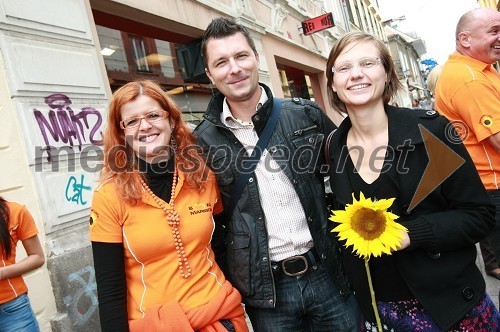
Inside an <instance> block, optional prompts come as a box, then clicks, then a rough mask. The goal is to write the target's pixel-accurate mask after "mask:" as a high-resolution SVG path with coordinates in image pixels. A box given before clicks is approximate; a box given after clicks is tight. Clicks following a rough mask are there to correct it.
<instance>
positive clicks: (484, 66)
mask: <svg viewBox="0 0 500 332" xmlns="http://www.w3.org/2000/svg"><path fill="white" fill-rule="evenodd" d="M448 60H450V61H452V62H461V63H463V62H464V63H466V64H467V65H469V66H471V67H473V68H475V69H476V70H479V71H485V70H488V69H490V68H492V65H491V64H489V63H486V62H482V61H479V60H477V59H474V58H472V57H470V56H467V55H463V54H460V53H453V54H450V57H449V58H448Z"/></svg>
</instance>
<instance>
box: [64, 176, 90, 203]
mask: <svg viewBox="0 0 500 332" xmlns="http://www.w3.org/2000/svg"><path fill="white" fill-rule="evenodd" d="M84 181H85V175H83V174H82V175H80V180H77V179H76V177H74V176H71V177H70V178H69V180H68V183H67V184H66V192H65V196H66V200H67V201H68V202H74V203H76V204H77V205H87V201H84V200H83V191H84V190H88V191H90V190H91V189H92V188H91V187H90V186H86V185H85V184H84Z"/></svg>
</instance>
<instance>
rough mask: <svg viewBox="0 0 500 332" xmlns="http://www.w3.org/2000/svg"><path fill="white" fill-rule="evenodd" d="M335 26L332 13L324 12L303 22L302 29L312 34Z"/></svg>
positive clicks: (305, 33)
mask: <svg viewBox="0 0 500 332" xmlns="http://www.w3.org/2000/svg"><path fill="white" fill-rule="evenodd" d="M333 26H335V24H334V23H333V15H332V13H328V14H324V15H321V16H318V17H315V18H311V19H310V20H307V21H304V22H302V31H303V32H304V35H310V34H311V33H315V32H318V31H321V30H324V29H328V28H331V27H333Z"/></svg>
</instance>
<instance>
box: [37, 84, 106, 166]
mask: <svg viewBox="0 0 500 332" xmlns="http://www.w3.org/2000/svg"><path fill="white" fill-rule="evenodd" d="M45 104H47V105H48V106H49V107H50V110H49V111H48V112H42V111H40V110H38V109H34V110H33V114H34V116H35V119H36V122H37V124H38V128H39V129H40V133H41V134H42V137H43V140H44V143H45V146H46V149H47V153H48V160H49V161H50V160H51V155H50V147H51V146H53V145H61V143H62V144H64V145H66V146H70V147H73V146H78V147H79V148H81V146H82V145H84V144H93V145H98V146H100V145H102V132H101V130H100V129H101V125H102V115H101V112H100V111H99V110H97V109H95V108H93V107H83V108H82V109H81V110H80V111H75V110H73V109H72V108H71V104H72V101H71V99H69V97H68V96H66V95H64V94H61V93H56V94H52V95H50V96H47V97H45ZM59 142H61V143H59Z"/></svg>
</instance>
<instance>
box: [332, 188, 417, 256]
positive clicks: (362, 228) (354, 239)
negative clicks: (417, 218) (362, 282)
mask: <svg viewBox="0 0 500 332" xmlns="http://www.w3.org/2000/svg"><path fill="white" fill-rule="evenodd" d="M352 198H353V203H352V204H347V205H346V208H345V210H337V211H332V212H333V214H332V215H331V217H330V220H332V221H334V222H337V223H339V224H340V225H338V226H337V227H335V228H334V229H333V230H332V232H338V236H339V239H340V240H346V243H345V246H346V248H347V247H349V246H351V245H352V246H353V252H354V253H355V254H357V255H359V256H360V257H361V258H364V259H369V258H370V256H372V255H373V256H374V257H378V256H381V255H382V254H384V253H385V254H388V255H390V254H391V251H393V250H396V249H397V247H398V246H399V245H400V244H401V240H402V239H403V234H402V232H401V231H405V232H407V231H408V230H407V229H406V227H404V226H402V225H401V224H398V223H397V222H395V221H394V220H396V219H397V218H398V216H397V215H395V214H393V213H391V212H389V211H387V209H388V208H389V207H391V205H392V203H393V202H394V198H390V199H380V200H374V201H372V200H371V199H370V198H365V195H363V193H362V192H361V193H360V194H359V201H358V200H356V198H355V197H354V194H352Z"/></svg>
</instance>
